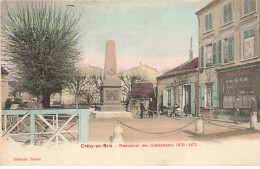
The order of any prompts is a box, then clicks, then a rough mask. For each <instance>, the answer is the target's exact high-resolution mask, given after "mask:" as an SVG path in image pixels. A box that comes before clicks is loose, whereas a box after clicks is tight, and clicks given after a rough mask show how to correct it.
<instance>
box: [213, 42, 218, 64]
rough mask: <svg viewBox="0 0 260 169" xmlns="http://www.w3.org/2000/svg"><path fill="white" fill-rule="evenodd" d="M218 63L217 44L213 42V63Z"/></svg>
mask: <svg viewBox="0 0 260 169" xmlns="http://www.w3.org/2000/svg"><path fill="white" fill-rule="evenodd" d="M216 64H217V44H216V43H213V48H212V65H216Z"/></svg>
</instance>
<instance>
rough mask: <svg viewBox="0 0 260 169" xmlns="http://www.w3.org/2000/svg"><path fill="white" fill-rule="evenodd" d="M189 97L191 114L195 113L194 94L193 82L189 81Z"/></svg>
mask: <svg viewBox="0 0 260 169" xmlns="http://www.w3.org/2000/svg"><path fill="white" fill-rule="evenodd" d="M190 90H191V92H190V95H191V96H190V98H191V101H190V102H191V114H195V113H196V96H195V90H196V89H195V83H191V84H190Z"/></svg>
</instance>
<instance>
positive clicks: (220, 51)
mask: <svg viewBox="0 0 260 169" xmlns="http://www.w3.org/2000/svg"><path fill="white" fill-rule="evenodd" d="M217 48H218V60H217V63H218V64H222V41H219V42H218V45H217Z"/></svg>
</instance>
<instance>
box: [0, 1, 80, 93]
mask: <svg viewBox="0 0 260 169" xmlns="http://www.w3.org/2000/svg"><path fill="white" fill-rule="evenodd" d="M5 6H6V8H5V10H6V15H2V37H3V40H2V42H3V47H4V49H6V52H8V55H9V56H10V58H11V61H12V62H13V63H14V64H15V65H16V67H17V68H18V70H19V77H20V80H21V82H22V85H23V86H24V87H25V88H26V89H28V90H29V91H30V92H32V93H35V94H39V93H40V92H41V91H44V90H47V91H49V92H51V93H54V92H57V91H60V90H61V89H62V88H64V87H65V86H66V85H67V83H68V81H69V79H70V78H71V77H72V72H73V71H74V63H75V62H76V60H77V59H78V56H79V54H80V52H79V51H80V50H79V45H78V44H79V37H80V31H79V28H78V25H79V21H80V15H76V14H75V13H74V12H72V9H68V7H66V6H65V5H61V4H58V3H56V2H44V1H42V2H39V1H38V2H16V5H15V6H16V8H15V9H13V8H12V9H11V8H9V7H8V4H5ZM74 11H75V10H74Z"/></svg>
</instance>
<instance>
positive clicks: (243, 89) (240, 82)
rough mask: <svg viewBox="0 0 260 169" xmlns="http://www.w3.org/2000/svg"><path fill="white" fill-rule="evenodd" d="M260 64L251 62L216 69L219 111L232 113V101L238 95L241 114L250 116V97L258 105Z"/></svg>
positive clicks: (245, 116) (229, 114) (246, 116)
mask: <svg viewBox="0 0 260 169" xmlns="http://www.w3.org/2000/svg"><path fill="white" fill-rule="evenodd" d="M259 65H260V64H259V63H251V64H247V65H239V66H236V67H231V68H226V69H220V70H217V72H218V79H219V112H220V114H222V115H228V116H231V117H232V115H233V102H234V100H235V97H236V96H238V98H239V102H240V104H239V105H240V110H241V116H242V117H244V119H248V118H249V117H250V113H251V112H250V108H251V102H252V97H255V98H256V100H257V103H258V107H259V105H260V104H259V103H260V102H259V100H260V69H259V68H260V66H259Z"/></svg>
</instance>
